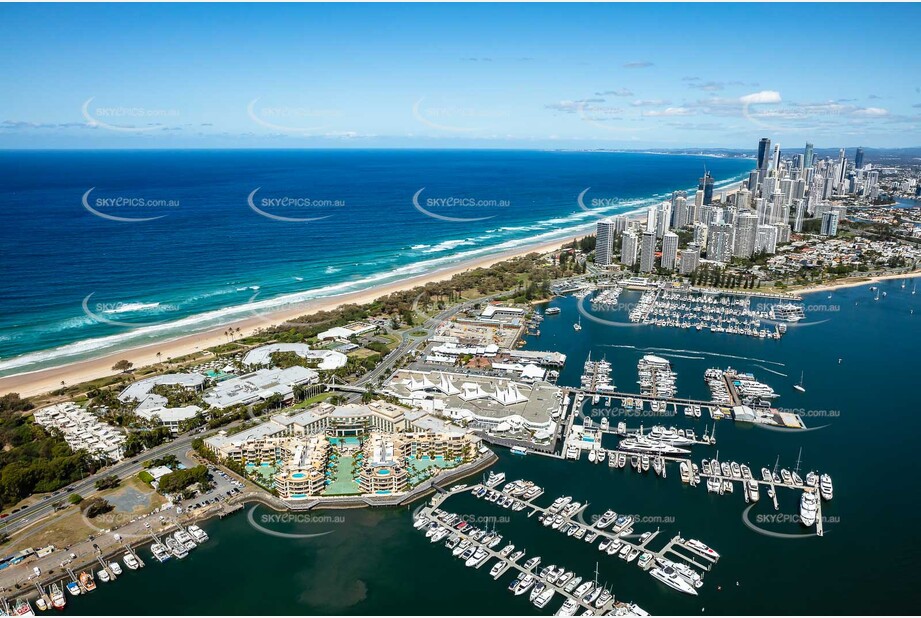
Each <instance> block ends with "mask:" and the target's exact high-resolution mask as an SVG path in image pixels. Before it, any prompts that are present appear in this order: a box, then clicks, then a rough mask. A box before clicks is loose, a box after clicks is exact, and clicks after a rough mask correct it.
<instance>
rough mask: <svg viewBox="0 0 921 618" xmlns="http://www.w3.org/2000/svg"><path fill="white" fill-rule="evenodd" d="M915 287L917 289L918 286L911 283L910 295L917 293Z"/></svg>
mask: <svg viewBox="0 0 921 618" xmlns="http://www.w3.org/2000/svg"><path fill="white" fill-rule="evenodd" d="M917 287H918V284H917V283H912V284H911V293H912V294H914V293H915V292H917V290H916V289H915V288H917Z"/></svg>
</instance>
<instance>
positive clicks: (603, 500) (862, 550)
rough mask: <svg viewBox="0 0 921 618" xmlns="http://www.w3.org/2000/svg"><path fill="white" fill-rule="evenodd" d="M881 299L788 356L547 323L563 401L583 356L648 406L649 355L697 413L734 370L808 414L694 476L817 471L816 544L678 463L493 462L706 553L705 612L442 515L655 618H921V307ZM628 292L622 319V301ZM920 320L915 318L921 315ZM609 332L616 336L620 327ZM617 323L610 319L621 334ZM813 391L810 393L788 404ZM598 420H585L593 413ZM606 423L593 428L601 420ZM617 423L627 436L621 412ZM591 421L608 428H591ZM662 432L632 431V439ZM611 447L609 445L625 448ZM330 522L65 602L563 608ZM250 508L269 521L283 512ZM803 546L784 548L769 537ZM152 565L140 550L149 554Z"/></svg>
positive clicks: (622, 566)
mask: <svg viewBox="0 0 921 618" xmlns="http://www.w3.org/2000/svg"><path fill="white" fill-rule="evenodd" d="M879 287H880V290H881V291H883V292H886V295H885V296H882V295H881V297H880V299H879V300H874V296H875V294H874V292H872V291H871V290H869V289H868V286H861V287H853V288H846V289H840V290H836V291H834V292H830V293H814V294H810V295H808V296H807V297H806V300H805V303H804V304H805V305H806V307H807V319H806V320H805V321H803V322H801V323H799V324H796V325H792V326H791V327H790V329H789V331H788V333H787V334H786V335H785V336H784V338H783V339H781V340H779V341H774V340H760V339H751V338H747V337H741V336H733V335H726V334H711V333H707V332H697V331H695V330H693V329H692V330H686V331H685V330H676V329H670V328H657V327H652V326H635V327H631V326H627V327H614V326H607V325H603V324H599V323H596V322H592V321H589V320H585V319H583V320H582V326H583V329H582V331H581V332H579V333H575V332H574V330H573V328H572V324H573V322H575V320H576V318H577V316H578V313H577V310H576V302H577V301H576V299H574V298H572V297H566V298H558V299H555V300H554V301H552V305H553V306H559V307H560V308H561V309H562V313H561V314H560V315H558V316H555V317H548V318H547V319H545V320H544V322H543V324H542V326H541V336H540V337H539V338H538V337H531V338H529V339H528V342H527V346H526V347H527V348H528V349H549V348H553V349H558V350H559V351H561V352H564V353H566V354H567V355H568V356H569V361H568V363H567V366H566V368H565V369H564V371H563V372H562V374H561V376H560V383H561V384H567V385H575V384H578V378H579V374H580V370H581V366H582V362H583V361H584V359H585V357H586V356H587V355H588V354H589V352H591V355H592V358H600V357H601V356H605V357H606V358H607V359H608V360H609V361H611V362H612V364H613V378H614V383H615V385H617V386H618V387H619V389H620V390H622V391H634V390H635V389H636V384H635V382H636V379H637V376H636V362H637V360H638V359H639V358H640V357H641V355H642V354H644V353H656V354H659V355H661V356H664V357H666V358H668V359H669V360H670V361H671V362H672V365H673V368H674V370H675V371H676V372H677V376H678V377H677V386H678V394H679V395H682V396H689V397H705V396H706V395H707V389H706V386H705V384H704V381H703V373H704V371H705V370H706V369H707V368H710V367H720V368H725V367H727V366H732V367H735V368H738V369H742V370H746V371H751V372H753V373H754V374H755V376H756V377H757V378H758V379H760V380H762V381H764V382H766V383H767V384H769V385H771V386H772V387H773V388H774V389H775V390H776V391H777V392H778V393H780V397H779V398H778V399H777V400H776V405H777V406H778V407H782V408H787V409H791V410H796V411H799V412H800V413H801V414H802V416H803V418H804V420H805V422H806V424H807V426H808V427H809V431H804V432H787V431H775V430H770V429H764V428H760V427H755V426H752V425H745V424H739V425H736V424H733V423H732V422H731V421H721V422H719V423H718V424H717V430H716V437H717V444H716V445H715V446H714V447H712V448H709V447H708V448H705V447H699V446H698V447H694V454H693V458H694V460H695V461H697V462H699V461H700V460H701V458H703V457H704V456H706V457H708V458H711V457H714V456H716V455H717V453H718V454H719V458H720V460H736V461H739V462H742V463H748V464H749V465H750V466H751V467H752V468H753V469H754V471H755V472H756V474H757V471H758V470H760V468H761V467H762V466H767V467H769V468H773V467H774V464H775V462H776V461H778V458H779V463H780V466H781V467H786V468H788V469H793V467H794V466H795V465H796V462H797V459H798V458H799V457H800V452H801V453H802V456H801V468H800V470H801V472H806V471H808V470H820V471H822V472H828V473H829V474H831V476H832V478H833V479H834V485H835V497H834V499H833V500H832V501H831V502H826V503H824V505H823V516H824V518H825V535H824V536H823V537H822V538H818V537H816V536H814V535H810V534H808V532H807V531H806V530H804V529H802V528H801V527H800V525H799V524H798V523H796V521H793V520H792V517H791V516H795V515H796V514H797V513H798V494H797V493H795V492H793V491H790V490H779V500H780V511H778V512H775V511H774V510H773V507H772V506H771V504H770V501H769V500H768V499H767V496H766V495H765V494H764V492H762V497H761V501H760V502H759V503H758V504H757V505H756V506H754V507H752V508H751V509H750V510H748V511H746V509H747V508H748V507H749V505H747V504H746V503H745V501H744V499H743V496H742V494H741V492H740V491H739V490H738V488H737V489H736V491H735V493H734V494H732V495H725V496H718V495H713V494H708V493H707V491H706V487H705V485H701V486H699V487H696V488H691V487H688V486H685V485H683V484H682V483H681V481H680V479H679V475H678V470H677V468H676V467H675V466H674V465H671V466H670V468H669V470H668V477H667V478H665V479H660V478H658V477H656V476H654V475H653V473H652V472H650V473H648V474H647V475H640V474H638V473H635V472H633V471H632V470H631V469H629V468H628V469H625V470H615V469H610V468H608V466H607V463H606V462H605V463H604V464H601V465H594V464H591V463H589V462H588V461H586V460H585V459H584V458H583V459H582V460H581V461H579V462H563V461H558V460H552V459H549V458H545V457H540V456H537V455H527V456H525V457H520V456H514V455H511V454H510V453H509V452H508V451H506V450H504V449H499V451H498V454H499V457H500V460H499V462H498V463H497V464H496V465H495V466H494V467H493V469H494V470H497V471H503V472H505V473H506V474H507V475H508V478H509V480H512V479H516V478H527V479H531V480H533V481H535V482H537V483H538V484H540V485H542V486H544V487H545V488H546V490H547V491H546V493H545V494H544V495H543V496H541V497H540V498H538V499H537V503H538V504H541V505H548V504H550V502H551V501H552V500H553V498H555V497H556V496H559V495H570V496H573V497H574V499H576V500H580V501H582V502H585V501H588V502H589V507H588V508H587V511H586V517H587V518H590V517H592V516H593V515H599V514H600V513H602V512H603V511H604V510H606V509H608V508H612V509H614V510H616V511H618V512H620V513H630V514H633V515H634V516H635V517H637V518H638V521H639V522H641V523H637V524H636V525H635V526H634V529H635V531H636V533H641V532H644V531H647V530H656V529H657V528H661V530H662V533H661V535H660V536H659V537H658V540H657V541H655V542H654V544H653V547H654V548H656V549H658V547H659V546H660V545H659V544H660V543H664V541H665V540H666V539H668V538H670V537H671V536H672V535H674V534H678V533H680V534H681V535H682V536H684V537H685V538H699V539H701V540H703V541H704V542H705V543H708V544H709V545H711V546H712V547H714V548H715V549H716V550H717V551H719V552H720V553H721V554H722V558H721V559H720V561H719V562H718V563H717V564H716V566H715V567H713V569H712V571H711V572H709V573H707V574H705V576H704V586H703V588H701V589H700V596H699V597H689V596H685V595H682V594H680V593H678V592H675V591H672V590H671V589H669V588H666V587H665V586H663V585H661V584H659V583H658V582H656V581H655V580H653V579H652V578H651V577H650V576H649V575H647V574H644V573H642V572H640V570H639V569H638V568H637V566H636V564H635V563H632V564H628V563H625V562H623V561H622V560H620V559H618V558H613V557H609V556H607V555H603V554H601V553H599V552H598V551H597V549H596V548H590V547H588V546H587V545H586V544H585V543H584V542H582V541H578V540H575V539H573V538H569V537H565V536H563V535H560V534H559V533H557V532H554V531H551V530H549V529H547V528H544V527H542V526H541V525H540V524H539V523H538V522H537V520H536V517H535V518H528V517H527V513H528V511H527V510H525V511H522V512H520V513H512V512H509V511H507V510H504V509H501V508H499V507H497V506H495V505H494V504H489V503H485V502H482V501H479V500H476V499H474V498H471V497H469V496H466V495H463V496H458V497H454V498H451V499H449V500H448V501H447V502H446V503H445V504H444V508H447V509H449V510H453V511H455V512H458V513H461V514H463V515H464V516H465V517H467V518H468V519H470V520H472V521H474V522H475V523H477V525H480V526H483V525H493V524H495V526H496V528H497V529H498V530H499V532H500V533H502V534H503V535H504V536H505V539H506V540H507V542H511V543H514V544H516V545H517V546H518V547H525V548H526V549H527V552H528V555H532V556H533V555H541V556H542V557H543V563H544V564H550V563H555V564H559V565H565V566H566V567H567V568H569V569H574V570H576V571H577V572H578V574H579V575H581V576H583V577H590V576H592V573H593V572H594V570H595V568H596V564H597V567H598V570H599V581H601V582H605V583H607V584H608V585H609V586H610V587H611V589H612V590H613V592H614V594H615V597H616V598H617V599H620V600H624V601H633V602H636V603H638V604H639V605H640V606H641V607H643V608H644V609H646V610H647V611H650V612H652V613H653V614H659V615H661V614H670V615H674V614H685V615H692V614H693V615H702V614H717V615H854V614H867V613H873V614H881V615H882V614H913V613H915V612H916V609H917V608H916V599H917V592H916V588H917V583H916V579H917V568H916V566H915V563H916V557H917V555H918V553H919V551H921V530H919V528H918V527H917V526H916V525H915V513H916V512H917V510H918V508H919V507H921V499H919V497H918V493H917V491H915V488H916V487H917V481H916V479H915V477H914V474H915V471H916V469H917V462H916V461H915V460H914V449H915V447H916V444H915V443H916V441H917V439H918V436H919V435H921V418H919V415H918V413H917V406H916V397H915V391H914V388H913V385H914V384H915V382H916V376H917V367H916V365H915V361H914V360H913V359H914V357H915V355H916V352H917V350H918V347H919V345H921V328H919V327H918V320H921V295H916V294H912V289H913V285H912V283H911V282H908V284H907V286H906V287H904V288H903V287H902V282H901V281H897V280H892V281H886V282H883V283H880V284H879ZM631 300H633V299H631V298H630V296H629V294H627V293H625V296H624V297H622V302H624V303H627V302H630V301H631ZM916 311H917V313H915V312H916ZM611 316H614V317H613V318H612V319H616V320H619V321H622V319H623V316H622V315H621V316H620V317H619V318H618V317H617V314H616V313H614V314H611ZM611 316H605V317H611ZM801 373H802V375H803V376H804V378H803V380H804V385H805V388H806V392H805V393H798V392H797V391H795V390H793V385H794V384H796V383H797V382H799V380H800V375H801ZM593 407H594V408H597V409H598V410H602V411H604V410H605V406H603V405H601V406H592V404H591V403H590V402H589V403H587V404H586V408H585V412H587V413H591V412H592V408H593ZM598 410H596V412H597V411H598ZM604 413H605V414H610V415H611V420H612V422H616V421H617V420H621V418H622V417H618V416H617V413H616V412H604ZM596 418H597V417H596ZM654 420H655V419H643V418H638V417H627V418H626V421H627V422H628V424H629V425H630V426H631V427H634V426H636V425H638V424H639V423H640V422H646V423H647V426H648V424H649V423H651V422H654ZM666 422H667V423H668V424H672V423H674V424H678V425H679V426H682V427H691V426H693V427H694V428H695V429H696V430H697V433H698V434H700V433H702V431H703V429H704V428H705V427H709V428H711V430H712V427H713V421H711V420H710V419H708V418H706V416H705V417H704V418H703V419H700V420H697V421H694V420H690V419H686V418H685V417H683V416H680V417H678V418H675V419H667V420H666ZM614 442H615V441H614V440H613V439H612V441H611V443H609V444H607V446H613V444H614ZM419 504H420V503H416V504H413V505H411V506H410V507H409V508H403V509H375V510H348V511H325V512H317V513H312V514H311V515H310V518H311V520H310V521H308V522H285V523H281V522H279V523H264V524H263V527H268V528H270V529H272V530H274V531H277V532H285V533H289V534H305V533H319V532H330V533H329V534H326V535H324V536H319V537H314V538H309V539H291V538H280V537H278V536H273V535H268V534H265V533H263V532H260V531H258V530H257V529H256V527H254V526H252V525H251V524H250V523H249V519H248V517H247V513H238V514H235V515H233V516H230V517H229V518H227V519H225V520H221V521H217V520H215V521H211V522H207V523H205V524H203V527H204V528H205V529H206V530H207V532H208V533H209V534H210V535H211V538H212V540H211V541H210V542H209V543H207V544H205V545H203V546H202V547H200V548H199V549H196V550H195V551H194V552H192V553H191V555H190V556H189V557H188V558H186V559H185V560H182V561H175V560H174V561H171V562H169V563H166V564H164V565H160V564H150V562H152V561H149V566H148V567H147V568H146V569H144V570H142V571H138V572H128V573H126V574H125V575H124V576H122V577H120V578H119V580H118V582H116V583H113V584H101V585H100V587H99V590H97V591H96V592H95V593H93V594H91V595H88V596H81V597H77V598H73V599H69V604H68V608H67V611H68V612H69V613H73V614H78V615H90V614H95V615H116V614H123V613H124V612H126V611H128V612H131V613H139V614H161V615H176V614H180V615H184V614H206V615H216V614H257V615H266V614H270V615H272V614H278V615H291V614H387V615H389V614H393V615H403V614H411V615H536V614H540V613H543V614H544V615H550V614H552V613H553V612H555V611H556V610H557V609H558V607H559V605H560V603H561V599H559V598H558V597H557V598H556V599H555V600H553V601H551V603H550V605H549V606H548V607H547V608H546V609H545V610H544V611H542V612H539V611H538V610H536V609H535V608H534V607H533V606H532V605H531V604H530V603H528V601H527V598H526V597H514V596H513V595H511V594H510V593H509V592H508V591H507V590H506V587H507V585H508V583H509V581H510V580H511V579H512V577H513V576H514V573H512V572H507V573H506V574H505V575H504V576H503V577H502V578H500V580H499V581H498V582H494V581H493V580H492V579H491V578H490V577H489V574H488V568H489V567H488V566H487V567H484V568H483V569H481V570H472V569H468V568H465V567H464V566H463V564H461V563H460V562H459V561H458V560H457V559H455V558H452V557H451V555H450V552H448V551H446V550H445V549H444V548H443V547H441V546H440V545H438V546H436V545H432V544H430V543H429V542H428V539H426V538H425V536H424V534H422V533H420V532H418V531H416V530H414V529H413V528H412V526H411V522H412V519H411V518H412V510H413V509H415V508H417V507H418V506H419ZM249 508H255V511H254V512H253V518H254V519H256V521H262V517H263V516H264V515H270V514H271V512H270V511H267V510H265V509H264V508H263V507H248V509H247V510H249ZM746 521H747V522H748V524H755V525H756V526H757V527H760V528H761V529H762V530H764V531H767V532H770V533H779V534H786V535H792V537H791V538H776V537H774V536H769V535H766V534H763V533H760V532H758V531H756V530H754V529H753V528H752V527H750V526H749V525H748V524H747V523H746ZM142 554H143V556H144V557H145V558H147V557H148V556H149V553H148V550H147V549H143V550H142Z"/></svg>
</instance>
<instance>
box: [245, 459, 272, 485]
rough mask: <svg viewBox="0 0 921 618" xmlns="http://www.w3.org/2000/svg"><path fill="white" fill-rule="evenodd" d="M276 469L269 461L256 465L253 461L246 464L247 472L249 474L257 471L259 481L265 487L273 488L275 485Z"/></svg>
mask: <svg viewBox="0 0 921 618" xmlns="http://www.w3.org/2000/svg"><path fill="white" fill-rule="evenodd" d="M275 470H276V468H275V466H273V465H271V464H267V463H263V464H259V465H256V464H253V463H248V464H246V472H247V473H248V474H249V473H252V472H256V474H258V476H259V479H258V481H257V482H258V483H259V484H260V485H262V486H263V487H268V488H269V489H271V488H272V487H274V485H275V478H274V477H275Z"/></svg>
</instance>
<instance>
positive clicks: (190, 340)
mask: <svg viewBox="0 0 921 618" xmlns="http://www.w3.org/2000/svg"><path fill="white" fill-rule="evenodd" d="M590 233H591V232H590V231H585V232H582V233H577V234H571V235H569V236H566V237H563V238H560V239H557V240H554V241H549V242H543V243H539V244H535V245H525V246H522V247H519V248H516V249H512V250H509V251H504V252H500V253H496V254H493V255H488V256H483V257H480V258H475V259H473V260H469V261H465V262H460V263H459V264H457V265H455V266H450V267H447V268H444V269H441V270H436V271H432V272H430V273H425V274H422V275H416V276H413V277H408V278H406V279H401V280H399V281H394V282H392V283H387V284H383V285H379V286H373V287H370V288H368V289H366V290H359V291H355V292H348V293H346V294H340V295H337V296H329V297H326V298H322V299H317V300H312V301H307V302H305V303H303V304H300V305H296V306H293V307H288V308H285V309H280V310H277V311H272V312H269V313H266V314H265V315H263V316H258V317H251V318H246V319H243V320H236V321H233V322H228V323H227V324H224V325H222V326H218V327H215V328H211V329H208V330H205V331H202V332H200V333H194V334H190V335H183V336H180V337H177V338H173V339H167V340H163V341H161V342H158V343H149V344H145V345H142V346H135V347H132V348H128V349H125V350H121V351H118V352H108V353H104V354H102V355H101V356H98V357H94V358H88V359H85V360H79V361H73V362H69V363H65V364H62V365H60V366H57V367H48V368H45V369H36V370H33V371H27V372H22V373H17V374H13V375H8V376H4V377H0V395H5V394H8V393H19V395H20V396H21V397H34V396H36V395H43V394H46V393H50V392H51V391H54V390H57V389H59V388H61V382H62V381H63V382H64V383H65V384H66V385H68V386H69V385H73V384H79V383H82V382H87V381H90V380H96V379H99V378H104V377H109V376H112V375H117V374H118V373H119V372H118V371H115V370H113V369H112V365H114V364H115V363H116V362H118V361H119V360H127V361H129V362H131V363H132V364H133V365H134V367H135V368H136V369H138V368H141V367H144V366H148V365H155V364H158V363H160V362H162V360H165V359H167V358H177V357H180V356H184V355H186V354H194V353H196V352H201V351H203V350H205V349H207V348H211V347H214V346H217V345H221V344H224V343H227V338H226V336H225V335H224V333H225V331H227V330H228V329H229V328H231V327H232V328H239V329H240V333H239V335H238V336H239V337H246V336H249V335H252V334H254V333H255V331H257V330H259V329H265V328H270V327H272V326H276V325H280V324H283V323H284V322H286V321H287V320H291V319H294V318H298V317H301V316H304V315H309V314H312V313H316V312H319V311H328V310H332V309H335V308H337V307H339V306H341V305H345V304H357V305H362V304H366V303H370V302H373V301H374V300H376V299H378V298H380V297H382V296H387V295H388V294H392V293H394V292H400V291H405V290H409V289H412V288H414V287H418V286H421V285H425V284H427V283H434V282H439V281H445V280H448V279H450V278H451V277H453V276H454V275H457V274H460V273H463V272H466V271H469V270H473V269H476V268H488V267H490V266H493V265H495V264H497V263H499V262H504V261H506V260H509V259H513V258H516V257H521V256H524V255H528V254H529V253H546V252H549V251H555V250H557V249H559V248H561V247H562V246H563V245H565V244H567V243H570V242H572V241H573V240H576V239H579V238H582V237H584V236H586V235H589V234H590ZM158 353H159V354H160V355H161V357H160V359H158V358H157V354H158Z"/></svg>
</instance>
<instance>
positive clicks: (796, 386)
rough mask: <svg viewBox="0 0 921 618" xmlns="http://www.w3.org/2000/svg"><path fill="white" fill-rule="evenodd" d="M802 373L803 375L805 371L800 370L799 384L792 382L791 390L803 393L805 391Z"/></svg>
mask: <svg viewBox="0 0 921 618" xmlns="http://www.w3.org/2000/svg"><path fill="white" fill-rule="evenodd" d="M804 375H805V372H802V371H801V372H800V373H799V384H794V385H793V390H796V391H799V392H801V393H805V392H806V387H805V386H803V376H804Z"/></svg>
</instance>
